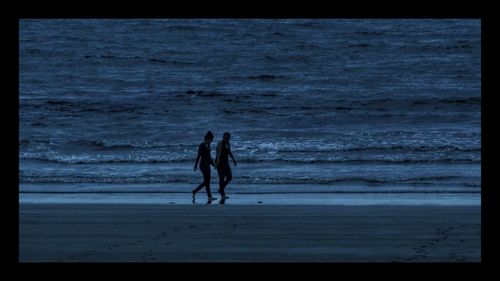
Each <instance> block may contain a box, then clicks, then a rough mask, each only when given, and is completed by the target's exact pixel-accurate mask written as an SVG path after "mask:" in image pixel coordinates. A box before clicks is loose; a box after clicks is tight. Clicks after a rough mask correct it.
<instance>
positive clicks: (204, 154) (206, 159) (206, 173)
mask: <svg viewBox="0 0 500 281" xmlns="http://www.w3.org/2000/svg"><path fill="white" fill-rule="evenodd" d="M213 140H214V135H213V134H212V132H211V131H208V132H207V133H206V134H205V141H204V142H202V143H200V146H199V147H198V156H197V157H196V163H195V164H194V168H193V171H196V168H197V167H198V162H199V163H200V171H201V173H202V174H203V182H202V183H200V185H198V187H196V188H195V189H194V190H193V191H192V193H193V202H194V198H195V195H196V193H197V192H198V191H200V189H202V188H203V187H205V189H206V191H207V196H208V201H209V202H210V201H211V200H215V199H217V198H215V197H212V193H211V192H210V174H211V169H210V165H212V166H215V163H214V160H213V159H212V156H211V155H210V143H211V142H212V141H213ZM200 158H201V161H200Z"/></svg>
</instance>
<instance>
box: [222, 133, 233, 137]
mask: <svg viewBox="0 0 500 281" xmlns="http://www.w3.org/2000/svg"><path fill="white" fill-rule="evenodd" d="M225 137H228V138H231V134H230V133H228V132H225V133H224V134H223V135H222V138H225Z"/></svg>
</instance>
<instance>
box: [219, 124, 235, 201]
mask: <svg viewBox="0 0 500 281" xmlns="http://www.w3.org/2000/svg"><path fill="white" fill-rule="evenodd" d="M230 139H231V135H230V134H229V133H228V132H225V133H224V134H223V135H222V140H221V141H219V143H218V144H217V156H216V158H215V167H216V168H217V173H218V174H219V193H220V195H221V197H222V199H226V198H229V197H227V196H226V193H225V191H224V189H225V188H226V186H227V185H228V184H229V182H230V181H231V179H232V178H233V175H232V172H231V167H230V166H229V158H228V156H231V159H233V163H234V166H236V160H234V156H233V154H232V153H231V145H230V144H229V140H230Z"/></svg>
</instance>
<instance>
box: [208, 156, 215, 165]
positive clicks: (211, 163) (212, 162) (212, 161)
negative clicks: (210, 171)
mask: <svg viewBox="0 0 500 281" xmlns="http://www.w3.org/2000/svg"><path fill="white" fill-rule="evenodd" d="M208 156H209V157H210V165H212V166H214V167H215V163H214V159H212V154H211V153H209V154H208Z"/></svg>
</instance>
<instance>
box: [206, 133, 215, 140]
mask: <svg viewBox="0 0 500 281" xmlns="http://www.w3.org/2000/svg"><path fill="white" fill-rule="evenodd" d="M205 139H206V140H213V139H214V134H212V131H208V132H207V133H206V134H205Z"/></svg>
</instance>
